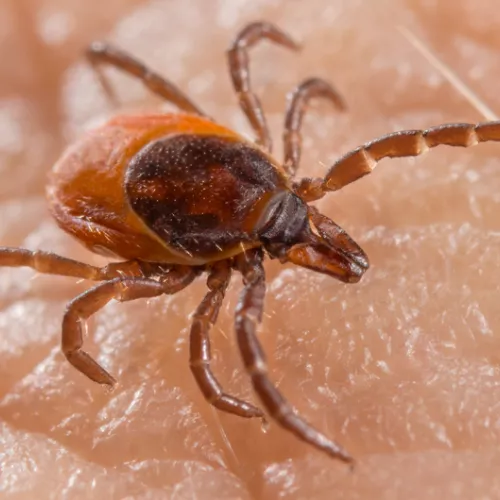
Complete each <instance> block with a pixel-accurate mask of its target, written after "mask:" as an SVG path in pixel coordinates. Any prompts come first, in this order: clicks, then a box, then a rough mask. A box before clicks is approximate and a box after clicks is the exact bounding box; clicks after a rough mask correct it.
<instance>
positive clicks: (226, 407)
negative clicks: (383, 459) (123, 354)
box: [0, 22, 500, 462]
mask: <svg viewBox="0 0 500 500" xmlns="http://www.w3.org/2000/svg"><path fill="white" fill-rule="evenodd" d="M262 39H267V40H270V41H272V42H274V43H276V44H278V45H282V46H284V47H287V48H289V49H297V48H298V45H297V44H296V43H295V42H294V41H293V40H292V39H291V38H290V37H288V35H286V34H285V33H283V32H282V31H280V30H279V29H278V28H276V27H275V26H273V25H271V24H269V23H264V22H257V23H252V24H250V25H248V26H246V27H245V28H244V29H243V30H242V31H241V32H240V33H239V34H238V35H237V36H236V38H235V40H234V41H233V43H232V44H231V45H230V47H229V50H228V62H229V67H230V73H231V79H232V83H233V86H234V89H235V91H236V94H237V96H238V100H239V103H240V106H241V108H242V110H243V112H244V113H245V114H246V116H247V118H248V120H249V122H250V124H251V125H252V127H253V129H254V131H255V135H256V141H255V142H252V141H250V140H247V139H245V138H243V137H242V136H240V135H238V134H237V133H235V132H234V131H231V130H229V129H227V128H225V127H223V126H221V125H219V124H217V123H216V122H215V121H213V120H212V119H210V118H208V117H207V116H206V115H205V114H204V113H203V111H202V110H201V109H200V108H199V107H198V106H197V105H196V104H194V103H193V102H192V101H191V100H190V99H189V98H188V97H187V96H186V95H185V94H184V93H183V92H181V91H180V90H179V89H178V88H177V87H176V86H175V85H174V84H173V83H171V82H169V81H168V80H165V79H164V78H162V77H161V76H160V75H158V74H156V73H155V72H153V71H151V70H149V69H148V68H146V67H145V66H144V65H142V64H141V63H140V62H139V61H137V60H136V59H134V58H132V57H131V56H129V55H127V54H125V53H123V52H121V51H120V50H118V49H116V48H114V47H113V46H110V45H108V44H103V43H95V44H92V45H91V47H90V48H89V51H88V56H89V59H90V62H91V63H92V64H93V65H94V66H95V68H96V70H100V67H101V65H103V64H108V65H112V66H115V67H117V68H119V69H121V70H123V71H125V72H126V73H128V74H130V75H132V76H135V77H137V78H139V79H140V80H141V81H142V82H143V83H144V84H145V85H146V86H147V87H148V88H149V89H150V90H151V91H153V92H155V93H157V94H159V95H160V96H162V97H163V98H165V99H166V100H168V101H170V102H171V103H172V104H174V105H176V106H177V107H178V108H179V112H178V113H171V114H151V115H137V116H118V117H116V118H113V119H112V120H110V121H108V122H107V123H106V124H104V125H103V126H101V127H100V128H98V129H96V130H93V131H91V132H89V133H87V135H85V136H84V137H83V138H82V139H81V140H80V141H79V142H78V143H76V144H75V145H73V146H72V147H70V148H69V149H68V150H67V151H66V153H65V154H64V155H63V156H62V158H61V159H60V160H59V161H58V162H57V164H56V165H55V166H54V168H53V171H52V174H51V177H50V182H49V184H48V188H47V196H48V200H49V207H50V210H51V213H52V215H53V216H54V218H55V220H56V221H57V223H58V224H59V226H60V227H61V228H62V229H63V230H65V231H66V232H68V233H69V234H71V235H72V236H74V237H75V238H77V239H78V240H79V241H80V242H81V243H82V244H84V245H85V246H86V247H87V248H89V249H90V250H92V251H94V252H96V253H100V254H104V255H109V256H113V257H115V258H116V259H118V260H119V261H118V262H114V263H112V264H109V265H107V266H105V267H102V268H99V267H94V266H90V265H88V264H85V263H82V262H77V261H74V260H71V259H68V258H65V257H60V256H58V255H55V254H52V253H47V252H40V251H31V250H26V249H21V248H7V247H0V265H3V266H12V267H15V266H28V267H31V268H33V269H35V270H37V271H39V272H43V273H49V274H59V275H64V276H73V277H77V278H83V279H88V280H94V281H98V282H100V283H99V284H97V285H95V286H94V287H93V288H90V289H89V290H87V291H86V292H84V293H83V294H81V295H80V296H78V297H76V298H75V299H73V300H72V301H71V302H70V303H69V304H68V306H67V308H66V311H65V313H64V317H63V322H62V350H63V352H64V354H65V356H66V357H67V359H68V361H69V362H70V363H71V364H72V365H73V366H74V367H75V368H76V369H77V370H79V371H80V372H82V373H83V374H84V375H86V376H87V377H89V378H90V379H92V380H94V381H96V382H98V383H100V384H106V385H113V384H114V383H115V381H114V379H113V377H112V376H111V375H110V374H109V373H108V372H107V371H106V370H105V369H104V368H103V367H101V366H100V365H99V364H98V363H97V362H96V361H95V360H94V359H93V358H92V357H91V356H90V355H89V354H87V353H86V352H85V350H84V349H83V325H84V323H85V321H86V319H88V318H89V317H90V316H91V315H92V314H94V313H95V312H97V311H98V310H99V309H101V308H102V307H104V306H105V305H106V304H107V303H108V302H109V301H110V300H112V299H116V300H119V301H129V300H135V299H139V298H147V297H155V296H160V295H163V294H173V293H176V292H178V291H179V290H181V289H183V288H185V287H186V286H188V285H189V284H190V283H191V282H192V281H193V280H194V279H195V278H197V277H198V276H200V275H202V274H206V276H207V278H206V279H207V287H208V291H207V294H206V295H205V298H204V299H203V301H202V302H201V304H200V305H199V306H198V308H197V309H196V311H195V313H194V318H193V323H192V327H191V332H190V367H191V371H192V373H193V375H194V377H195V380H196V382H197V384H198V386H199V387H200V389H201V391H202V392H203V394H204V396H205V398H206V399H207V401H208V402H209V403H210V404H212V405H214V406H215V407H216V408H218V409H220V410H221V411H225V412H228V413H231V414H234V415H238V416H241V417H245V418H252V417H260V418H264V411H263V410H261V409H260V408H258V407H257V406H254V405H252V404H250V403H248V402H246V401H243V400H241V399H239V398H237V397H235V396H232V395H230V394H227V393H226V392H224V390H223V388H222V387H221V385H220V384H219V382H218V381H217V379H216V377H215V376H214V374H213V373H212V371H211V369H210V361H211V353H210V337H209V333H210V328H211V326H212V325H213V324H214V323H215V321H216V320H217V315H218V312H219V309H220V307H221V304H222V301H223V299H224V294H225V291H226V288H227V286H228V283H229V280H230V277H231V273H232V272H233V270H236V271H237V272H239V273H240V274H241V275H242V278H243V283H244V288H243V291H242V293H241V297H240V300H239V303H238V306H237V309H236V315H235V331H236V338H237V344H238V348H239V350H240V353H241V356H242V359H243V362H244V365H245V368H246V370H247V372H248V374H249V376H250V378H251V381H252V385H253V387H254V389H255V391H256V393H257V395H258V396H259V398H260V401H261V403H262V406H263V407H264V410H265V412H266V413H267V414H268V415H269V416H270V417H271V418H273V419H274V420H275V421H276V422H278V423H279V424H280V425H281V426H282V427H283V428H285V429H287V430H289V431H291V432H292V433H293V434H295V435H296V436H297V437H298V438H300V439H302V440H303V441H305V442H307V443H309V444H311V445H312V446H314V447H316V448H317V449H319V450H322V451H324V452H326V453H327V454H328V455H330V456H332V457H334V458H339V459H341V460H343V461H345V462H352V460H353V459H352V457H351V456H350V455H349V454H348V453H347V452H346V451H345V450H344V449H343V448H342V447H341V446H340V445H339V444H337V443H336V442H335V441H333V440H331V439H329V438H327V437H326V436H325V435H323V434H322V433H321V432H320V431H318V430H316V429H315V428H313V427H312V426H311V425H310V424H308V423H307V422H306V421H304V420H303V419H302V418H301V417H299V416H298V415H297V414H296V413H295V412H294V410H293V409H292V407H291V406H290V405H289V403H288V402H287V401H286V399H285V398H284V397H283V396H282V395H281V393H280V392H279V391H278V389H277V388H276V387H275V386H274V384H273V383H272V382H271V381H270V379H269V377H268V373H267V363H266V359H265V355H264V352H263V350H262V347H261V345H260V342H259V340H258V336H257V327H258V324H259V323H260V321H261V319H262V312H263V308H264V296H265V274H264V268H263V260H264V257H266V256H267V257H269V258H272V259H278V260H280V261H281V262H283V263H287V262H290V263H294V264H296V265H299V266H302V267H306V268H308V269H311V270H313V271H316V272H320V273H323V274H326V275H328V276H330V277H333V278H336V279H339V280H341V281H343V282H346V283H355V282H357V281H359V279H360V278H361V277H362V275H363V274H364V272H365V271H366V270H367V269H368V267H369V264H368V258H367V256H366V255H365V253H364V252H363V250H362V249H361V248H360V247H359V246H358V245H357V244H356V243H355V242H354V241H353V240H352V239H351V238H350V237H349V236H348V235H347V234H346V232H345V231H344V230H342V229H341V228H340V227H339V226H337V225H336V224H335V223H334V222H333V221H332V220H330V219H329V218H328V217H326V216H325V215H322V214H320V213H319V212H318V210H317V209H315V208H314V207H312V206H310V205H308V203H309V202H311V201H314V200H318V199H320V198H322V197H323V196H324V195H325V194H326V193H328V192H330V191H336V190H338V189H341V188H342V187H343V186H345V185H347V184H349V183H351V182H354V181H355V180H357V179H358V178H360V177H362V176H364V175H366V174H368V173H370V172H371V171H372V170H373V168H374V167H375V165H376V164H377V162H378V161H379V160H381V159H383V158H385V157H401V156H416V155H419V154H421V153H423V152H425V151H427V150H428V149H429V148H432V147H435V146H438V145H440V144H445V145H450V146H462V147H468V146H472V145H474V144H477V143H478V142H484V141H498V140H500V123H499V122H488V123H483V124H477V125H472V124H464V123H455V124H447V125H440V126H438V127H433V128H430V129H427V130H407V131H402V132H396V133H392V134H389V135H387V136H384V137H382V138H380V139H377V140H374V141H372V142H370V143H367V144H364V145H363V146H360V147H359V148H357V149H355V150H353V151H351V152H349V153H347V154H346V155H344V156H343V157H342V158H340V159H339V160H338V161H337V162H335V163H334V165H333V166H332V167H331V168H330V169H329V170H328V172H327V173H326V176H325V178H324V179H311V178H303V179H300V180H297V179H296V178H295V174H296V171H297V168H298V165H299V162H300V153H301V143H302V138H301V125H302V119H303V116H304V113H305V111H306V109H307V105H308V102H309V101H310V99H312V98H322V99H325V100H328V101H330V102H331V103H332V104H333V105H334V106H336V107H337V108H338V109H339V110H343V109H344V108H345V105H344V102H343V100H342V98H341V97H340V96H339V94H338V93H337V92H336V90H335V89H334V88H333V87H332V86H331V85H330V84H329V83H327V82H325V81H324V80H321V79H317V78H312V79H308V80H305V81H304V82H302V83H301V84H300V85H299V86H298V87H296V88H295V89H294V90H293V91H292V92H291V94H290V96H289V100H288V106H287V110H286V113H285V124H284V125H285V126H284V134H283V145H284V160H283V162H282V163H280V162H279V161H277V160H276V159H274V157H273V156H271V145H272V141H271V137H270V134H269V131H268V127H267V123H266V119H265V115H264V112H263V109H262V106H261V104H260V101H259V99H258V97H257V96H256V95H255V94H254V92H253V90H252V87H251V84H250V79H249V55H248V50H249V49H250V48H251V47H252V46H253V45H254V44H255V43H257V42H259V41H260V40H262ZM98 74H99V75H100V73H98ZM102 81H103V83H104V85H105V86H106V89H107V90H108V91H109V90H110V89H109V88H108V87H107V83H106V81H105V80H102Z"/></svg>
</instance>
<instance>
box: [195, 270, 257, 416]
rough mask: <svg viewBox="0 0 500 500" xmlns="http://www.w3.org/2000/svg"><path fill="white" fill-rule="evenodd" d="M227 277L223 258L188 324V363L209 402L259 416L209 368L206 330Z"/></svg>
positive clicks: (215, 317)
mask: <svg viewBox="0 0 500 500" xmlns="http://www.w3.org/2000/svg"><path fill="white" fill-rule="evenodd" d="M230 277H231V269H230V267H229V265H228V263H227V261H223V262H221V263H219V264H217V265H216V266H214V267H213V269H212V271H211V272H210V275H209V276H208V279H207V286H208V288H209V292H208V293H207V294H206V295H205V298H204V299H203V301H202V303H201V304H200V305H199V306H198V308H197V309H196V312H195V314H194V321H193V326H192V327H191V336H190V351H191V353H190V359H189V364H190V367H191V371H192V372H193V375H194V378H195V379H196V382H197V383H198V386H199V387H200V389H201V392H202V393H203V395H204V396H205V399H206V400H207V401H208V402H209V403H210V404H211V405H213V406H215V407H216V408H218V409H219V410H222V411H225V412H227V413H232V414H234V415H238V416H240V417H245V418H252V417H261V418H263V417H264V414H263V413H262V411H261V410H260V409H259V408H257V407H255V406H253V405H251V404H250V403H247V402H245V401H242V400H241V399H238V398H235V397H233V396H230V395H228V394H226V393H225V392H224V391H223V390H222V387H221V385H220V384H219V382H218V381H217V379H216V378H215V376H214V374H213V373H212V371H211V369H210V361H211V359H212V356H211V353H210V338H209V330H210V327H211V326H212V325H213V324H214V323H215V322H216V320H217V316H218V314H219V309H220V307H221V305H222V301H223V299H224V295H225V292H226V288H227V285H228V283H229V278H230Z"/></svg>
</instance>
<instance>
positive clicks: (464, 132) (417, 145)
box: [295, 121, 500, 201]
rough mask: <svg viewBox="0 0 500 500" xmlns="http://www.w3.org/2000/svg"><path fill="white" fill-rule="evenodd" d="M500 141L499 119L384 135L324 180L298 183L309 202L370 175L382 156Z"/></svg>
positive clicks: (337, 165) (341, 161) (298, 189)
mask: <svg viewBox="0 0 500 500" xmlns="http://www.w3.org/2000/svg"><path fill="white" fill-rule="evenodd" d="M488 141H500V121H495V122H485V123H479V124H476V125H474V124H470V123H450V124H445V125H439V126H438V127H432V128H429V129H427V130H404V131H402V132H394V133H392V134H388V135H385V136H383V137H380V138H379V139H375V140H374V141H371V142H368V143H366V144H364V145H363V146H360V147H359V148H357V149H354V150H353V151H350V152H349V153H347V154H346V155H344V156H343V157H342V158H340V159H339V160H337V161H336V162H335V163H334V164H333V166H332V167H331V168H330V170H329V171H328V173H327V174H326V176H325V178H324V179H303V180H301V181H300V182H299V183H297V185H296V186H295V189H296V192H297V193H298V194H299V196H301V197H303V199H304V200H306V201H313V200H318V199H320V198H322V197H323V196H324V195H325V194H326V193H327V192H328V191H337V190H339V189H341V188H343V187H344V186H346V185H347V184H350V183H351V182H354V181H356V180H358V179H360V178H361V177H363V176H365V175H368V174H369V173H371V172H372V170H373V169H374V168H375V166H376V165H377V163H378V162H379V161H380V160H382V159H383V158H399V157H404V156H418V155H421V154H422V153H425V152H426V151H427V150H429V149H430V148H434V147H436V146H440V145H447V146H459V147H463V148H468V147H470V146H475V145H476V144H478V143H480V142H488Z"/></svg>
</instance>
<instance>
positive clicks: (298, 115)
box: [283, 78, 346, 176]
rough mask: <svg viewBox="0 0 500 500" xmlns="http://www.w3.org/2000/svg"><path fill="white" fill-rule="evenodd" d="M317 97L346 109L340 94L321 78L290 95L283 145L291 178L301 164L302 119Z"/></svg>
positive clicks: (285, 162) (300, 87)
mask: <svg viewBox="0 0 500 500" xmlns="http://www.w3.org/2000/svg"><path fill="white" fill-rule="evenodd" d="M316 97H320V98H323V99H327V100H329V101H331V102H332V103H333V105H334V106H335V107H336V108H337V109H339V110H340V111H345V109H346V105H345V102H344V100H343V99H342V97H341V96H340V94H339V93H338V92H337V91H336V90H335V89H334V88H333V87H332V86H331V85H330V84H329V83H328V82H326V81H324V80H321V79H319V78H310V79H308V80H306V81H304V82H302V83H301V84H300V85H299V86H298V87H296V88H295V89H294V90H293V91H292V92H291V93H290V94H289V95H288V105H287V110H286V115H285V131H284V133H283V145H284V148H285V154H284V167H285V168H286V170H287V171H288V173H289V174H290V175H291V176H294V175H295V173H296V172H297V168H298V166H299V163H300V155H301V150H302V134H301V128H302V119H303V118H304V114H305V112H306V110H307V105H308V104H309V101H310V100H311V99H313V98H316Z"/></svg>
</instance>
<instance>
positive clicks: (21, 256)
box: [0, 247, 143, 281]
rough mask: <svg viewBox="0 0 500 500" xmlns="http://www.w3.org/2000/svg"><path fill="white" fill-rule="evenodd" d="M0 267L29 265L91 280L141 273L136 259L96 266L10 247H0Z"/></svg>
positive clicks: (41, 269) (52, 254)
mask: <svg viewBox="0 0 500 500" xmlns="http://www.w3.org/2000/svg"><path fill="white" fill-rule="evenodd" d="M0 267H30V268H31V269H34V270H35V271H38V272H39V273H43V274H54V275H59V276H72V277H74V278H82V279H87V280H93V281H102V280H106V279H112V278H115V277H117V276H141V275H142V274H143V271H142V269H141V267H140V264H139V263H138V262H137V261H126V262H117V263H113V264H109V265H107V266H104V267H96V266H91V265H90V264H85V263H83V262H78V261H76V260H73V259H68V258H66V257H61V256H60V255H57V254H55V253H52V252H43V251H41V250H27V249H25V248H12V247H0Z"/></svg>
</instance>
